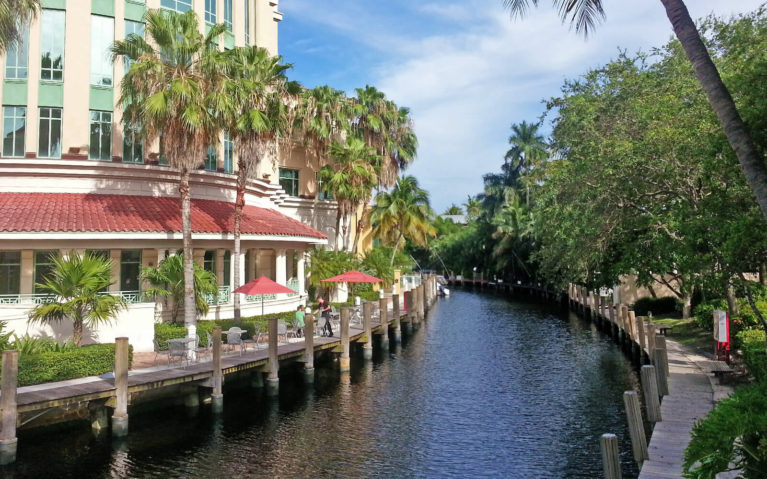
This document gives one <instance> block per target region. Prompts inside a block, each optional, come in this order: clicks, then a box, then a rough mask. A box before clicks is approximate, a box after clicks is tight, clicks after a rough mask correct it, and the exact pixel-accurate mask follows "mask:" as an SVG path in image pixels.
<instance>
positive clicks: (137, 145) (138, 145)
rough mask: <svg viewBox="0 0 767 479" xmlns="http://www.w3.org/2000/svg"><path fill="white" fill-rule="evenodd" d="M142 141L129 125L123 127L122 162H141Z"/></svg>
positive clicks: (142, 157) (142, 156)
mask: <svg viewBox="0 0 767 479" xmlns="http://www.w3.org/2000/svg"><path fill="white" fill-rule="evenodd" d="M143 162H144V143H143V142H142V141H141V138H140V137H139V135H138V133H136V132H135V131H134V130H133V129H132V128H131V127H129V126H128V125H125V126H124V127H123V163H143Z"/></svg>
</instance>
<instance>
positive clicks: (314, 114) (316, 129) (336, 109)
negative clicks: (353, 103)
mask: <svg viewBox="0 0 767 479" xmlns="http://www.w3.org/2000/svg"><path fill="white" fill-rule="evenodd" d="M349 118H350V106H349V102H348V101H347V100H346V99H345V98H344V92H342V91H341V90H335V89H333V88H330V87H329V86H327V85H323V86H318V87H315V88H313V89H311V90H304V92H303V95H302V96H301V105H300V108H299V114H298V123H299V125H298V130H299V132H300V134H301V136H302V138H303V142H304V145H305V146H306V147H307V148H308V149H309V150H310V151H311V152H312V153H313V154H314V156H315V158H316V159H317V168H318V169H319V168H321V167H322V158H323V157H324V155H325V154H326V153H327V151H328V148H330V145H331V144H332V143H333V141H334V140H338V139H340V135H341V133H342V132H345V131H348V130H349Z"/></svg>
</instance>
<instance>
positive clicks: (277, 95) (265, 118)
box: [217, 46, 298, 321]
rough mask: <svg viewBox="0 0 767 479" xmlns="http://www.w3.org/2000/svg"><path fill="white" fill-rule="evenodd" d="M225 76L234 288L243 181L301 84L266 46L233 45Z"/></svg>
mask: <svg viewBox="0 0 767 479" xmlns="http://www.w3.org/2000/svg"><path fill="white" fill-rule="evenodd" d="M227 60H228V62H227V69H228V75H227V80H226V81H225V82H224V88H222V90H221V95H220V96H219V97H218V101H217V103H218V104H219V108H218V111H219V113H220V114H221V117H222V122H223V124H225V125H226V130H227V132H228V133H229V135H230V138H231V139H232V140H233V142H234V148H235V152H236V153H237V197H236V200H235V203H234V254H233V255H232V268H234V284H233V289H234V288H238V287H239V286H240V283H241V280H242V278H240V261H241V258H240V229H241V225H242V210H243V208H244V206H245V187H246V186H247V182H248V179H249V178H251V177H252V176H253V174H254V173H255V172H256V170H257V169H258V165H259V163H260V162H261V158H262V157H264V156H266V155H272V156H274V155H276V154H277V148H276V147H277V138H278V136H279V135H282V134H284V133H285V132H286V131H287V130H288V127H289V126H290V123H291V121H290V115H289V114H288V110H289V109H290V108H291V107H292V105H293V104H295V103H296V102H297V95H298V90H297V87H296V86H295V85H294V84H289V83H288V81H287V78H286V77H285V71H286V70H288V69H289V68H291V65H285V64H282V63H281V61H282V57H279V56H276V57H272V56H270V55H269V52H268V51H267V50H266V49H265V48H260V47H254V46H246V47H240V48H235V49H234V50H232V51H230V52H229V53H228V55H227ZM240 319H241V313H240V295H238V294H236V295H234V320H235V321H240Z"/></svg>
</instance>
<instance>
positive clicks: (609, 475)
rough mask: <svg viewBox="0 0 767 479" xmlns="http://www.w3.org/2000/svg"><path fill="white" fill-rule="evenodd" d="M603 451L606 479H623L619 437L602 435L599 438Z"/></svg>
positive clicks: (603, 467)
mask: <svg viewBox="0 0 767 479" xmlns="http://www.w3.org/2000/svg"><path fill="white" fill-rule="evenodd" d="M599 448H600V449H601V451H602V470H603V471H604V473H605V479H621V478H622V477H623V476H622V475H621V461H620V456H619V455H618V437H617V436H616V435H615V434H602V437H600V438H599Z"/></svg>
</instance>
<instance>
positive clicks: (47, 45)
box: [40, 9, 65, 81]
mask: <svg viewBox="0 0 767 479" xmlns="http://www.w3.org/2000/svg"><path fill="white" fill-rule="evenodd" d="M64 27H65V20H64V11H63V10H48V9H43V13H42V25H41V27H40V31H41V32H42V38H41V39H40V79H41V80H50V81H63V80H64Z"/></svg>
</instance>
